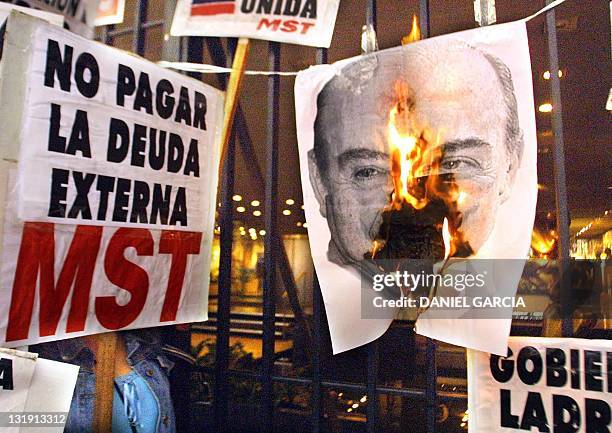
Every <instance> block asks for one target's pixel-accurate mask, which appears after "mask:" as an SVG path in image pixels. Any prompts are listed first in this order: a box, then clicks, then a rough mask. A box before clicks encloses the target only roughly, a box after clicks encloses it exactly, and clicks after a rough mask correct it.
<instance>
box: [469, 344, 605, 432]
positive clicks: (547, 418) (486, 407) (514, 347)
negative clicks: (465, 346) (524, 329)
mask: <svg viewBox="0 0 612 433" xmlns="http://www.w3.org/2000/svg"><path fill="white" fill-rule="evenodd" d="M508 349H509V350H508V357H506V358H504V357H500V356H497V355H489V354H488V353H483V352H478V351H472V350H469V351H468V409H469V431H470V433H491V432H496V433H497V432H499V433H511V432H516V433H518V432H524V431H531V432H533V431H536V432H551V433H605V432H609V431H610V427H611V425H612V424H611V421H612V419H611V412H610V405H611V404H612V397H611V392H612V376H611V373H612V344H611V343H610V341H606V340H584V339H575V338H535V337H511V338H510V341H509V342H508Z"/></svg>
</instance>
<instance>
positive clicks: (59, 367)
mask: <svg viewBox="0 0 612 433" xmlns="http://www.w3.org/2000/svg"><path fill="white" fill-rule="evenodd" d="M78 375H79V367H78V366H77V365H72V364H66V363H63V362H57V361H51V360H49V359H43V358H38V359H37V360H36V369H35V370H34V376H33V378H32V383H31V384H30V391H29V393H28V399H27V400H26V404H25V408H24V412H25V413H34V414H36V413H40V414H47V417H46V421H47V424H50V425H52V427H49V426H45V427H44V432H45V433H62V432H63V431H64V425H65V424H66V420H67V419H68V416H67V415H68V412H69V411H70V404H71V402H72V394H73V393H74V388H75V386H76V382H77V378H78ZM49 396H53V398H49ZM41 421H42V420H41ZM22 431H23V432H28V431H31V429H28V428H27V427H24V428H22Z"/></svg>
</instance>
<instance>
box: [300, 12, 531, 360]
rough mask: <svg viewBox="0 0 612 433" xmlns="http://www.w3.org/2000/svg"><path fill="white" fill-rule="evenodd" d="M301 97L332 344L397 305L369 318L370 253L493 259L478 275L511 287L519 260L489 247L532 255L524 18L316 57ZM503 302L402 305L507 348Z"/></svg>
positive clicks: (317, 257)
mask: <svg viewBox="0 0 612 433" xmlns="http://www.w3.org/2000/svg"><path fill="white" fill-rule="evenodd" d="M295 95H296V113H297V128H298V142H299V150H300V164H301V169H302V186H303V191H304V203H305V212H306V217H307V222H308V230H309V237H310V244H311V250H312V256H313V259H314V262H315V266H316V269H317V274H318V277H319V281H320V285H321V289H322V292H323V298H324V301H325V308H326V311H327V318H328V322H329V328H330V333H331V338H332V346H333V349H334V352H335V353H338V352H342V351H345V350H349V349H352V348H354V347H357V346H360V345H363V344H365V343H368V342H370V341H372V340H374V339H376V338H378V337H379V336H380V335H382V334H383V333H384V332H385V330H386V329H387V328H388V327H389V325H390V323H391V321H392V320H393V319H394V318H395V317H397V316H398V311H397V309H393V308H392V309H388V310H387V312H386V316H384V315H383V316H377V317H378V318H377V319H372V318H369V317H364V314H363V309H362V307H363V304H364V303H368V302H370V301H371V300H374V301H375V299H376V290H365V291H364V290H362V291H361V294H360V287H361V284H362V282H363V277H364V275H367V276H368V277H369V278H370V279H371V278H372V276H373V272H372V266H371V262H372V260H373V259H384V260H389V261H392V262H393V263H395V264H394V265H393V266H395V265H396V264H397V261H398V260H399V261H402V260H425V261H428V262H430V265H429V272H433V271H435V270H436V269H437V270H440V269H445V268H447V263H448V262H449V259H451V260H463V262H462V263H463V264H461V266H463V267H464V268H465V267H466V266H467V265H466V264H465V260H464V259H467V258H470V259H473V258H474V259H496V261H495V263H493V262H492V260H486V261H487V264H486V266H487V267H488V268H490V270H491V271H492V272H491V273H490V276H491V279H489V280H487V281H486V284H487V285H489V284H491V285H492V284H493V282H495V284H498V280H499V278H498V277H500V275H501V276H503V279H504V285H505V287H506V294H507V295H509V297H513V296H514V294H515V291H516V285H517V283H518V280H519V278H520V274H521V270H522V261H521V260H514V263H513V264H512V265H507V264H506V265H505V266H504V267H503V268H504V269H503V271H502V269H501V268H499V266H498V264H497V262H498V261H499V260H497V259H523V258H525V257H526V256H527V253H528V250H529V244H530V240H531V229H532V225H533V218H534V213H535V204H536V195H537V180H536V134H535V118H534V110H533V91H532V82H531V64H530V58H529V49H528V44H527V32H526V28H525V24H524V23H523V22H517V23H509V24H503V25H497V26H491V27H487V28H481V29H476V30H469V31H465V32H460V33H456V34H451V35H446V36H441V37H436V38H431V39H428V40H424V41H420V42H415V43H412V44H409V45H406V46H402V47H397V48H393V49H388V50H383V51H379V52H376V53H371V54H368V55H363V56H359V57H356V58H352V59H347V60H344V61H341V62H338V63H335V64H333V65H322V66H316V67H312V68H310V69H308V70H306V71H303V72H301V73H300V74H299V75H298V77H297V80H296V85H295ZM393 266H390V267H387V268H385V269H383V270H384V271H385V272H387V273H389V272H391V271H392V270H394V269H397V268H394V267H393ZM461 266H460V267H461ZM470 266H472V265H470ZM473 266H476V267H478V266H479V265H473ZM378 269H379V270H380V269H381V268H380V266H379V267H378ZM419 269H420V270H419V272H418V273H420V274H423V275H425V273H426V272H425V271H424V270H423V269H421V268H419ZM413 271H414V269H413ZM415 272H416V271H415ZM483 274H487V271H486V270H485V271H484V272H483ZM374 276H375V275H374ZM386 277H389V275H386ZM493 277H495V278H493ZM390 278H393V277H390ZM374 281H376V279H375V278H374ZM483 281H484V280H483ZM508 287H510V288H511V289H510V290H509V292H510V293H508ZM457 290H458V289H457ZM511 311H512V310H511V308H509V309H508V308H507V309H506V310H505V311H504V312H503V314H501V315H500V316H497V317H495V318H487V319H479V320H466V319H465V318H463V319H462V318H460V317H459V318H456V317H454V316H452V317H451V316H449V317H442V316H439V315H438V316H431V315H429V313H430V311H426V312H425V313H423V312H422V311H418V313H419V314H417V315H415V314H408V317H411V318H416V316H418V317H419V318H418V321H417V332H418V333H420V334H423V335H426V336H429V337H432V338H436V339H439V340H443V341H446V342H449V343H452V344H457V345H461V346H466V347H471V348H475V349H479V350H482V351H488V352H495V353H503V354H505V350H506V348H507V346H506V339H507V337H508V334H509V330H510V317H511ZM464 317H465V316H464Z"/></svg>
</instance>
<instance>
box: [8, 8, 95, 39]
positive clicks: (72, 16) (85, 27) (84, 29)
mask: <svg viewBox="0 0 612 433" xmlns="http://www.w3.org/2000/svg"><path fill="white" fill-rule="evenodd" d="M11 2H12V3H13V4H16V5H18V6H23V7H28V8H32V9H38V10H41V11H45V12H51V13H54V14H60V15H63V16H64V25H65V26H66V28H67V29H68V30H70V31H72V32H74V33H76V34H78V35H81V36H83V37H86V38H89V39H91V38H92V37H93V36H94V29H93V27H94V20H95V17H96V14H97V9H98V2H99V0H78V1H75V0H70V1H68V0H67V1H49V0H12V1H11Z"/></svg>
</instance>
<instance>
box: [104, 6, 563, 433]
mask: <svg viewBox="0 0 612 433" xmlns="http://www.w3.org/2000/svg"><path fill="white" fill-rule="evenodd" d="M546 1H547V4H548V3H550V2H551V1H552V0H546ZM169 3H171V2H169ZM147 6H148V1H147V0H135V6H134V8H135V9H134V11H135V12H134V19H133V25H132V27H122V28H121V29H115V28H114V26H107V27H106V28H105V29H103V31H102V35H101V39H102V41H103V42H105V43H107V44H109V45H113V42H114V40H115V38H117V37H119V36H124V35H129V34H130V33H131V34H132V36H133V41H132V49H133V51H134V52H135V53H137V54H139V55H144V53H145V42H146V35H147V30H149V29H151V28H155V27H162V26H163V27H164V28H168V25H169V20H171V16H167V17H166V19H165V20H156V21H147ZM419 6H420V11H419V17H420V24H421V32H422V35H423V36H424V37H428V36H429V34H430V20H429V0H419ZM365 7H366V20H367V23H368V24H371V25H372V26H373V27H374V28H376V24H377V22H376V21H377V19H376V18H377V17H376V0H365ZM165 8H166V10H171V9H172V8H170V7H168V5H166V7H165ZM546 28H547V35H548V50H549V62H550V70H551V71H557V70H558V69H559V61H558V47H557V35H556V28H555V12H554V10H552V11H549V12H547V17H546ZM204 46H206V48H207V50H208V53H209V55H210V57H211V59H212V60H213V62H214V63H215V64H217V65H220V66H228V65H231V58H232V56H233V53H234V51H235V48H236V40H235V39H229V40H228V41H227V50H226V49H225V48H224V47H223V44H222V42H221V40H220V39H219V38H214V37H210V38H200V37H189V38H182V40H181V43H180V47H182V48H181V51H182V52H184V53H185V54H186V55H181V56H177V57H180V58H181V59H182V60H186V61H189V62H196V63H197V62H201V61H202V60H203V49H204ZM228 53H229V55H228ZM316 62H317V63H319V64H321V63H327V50H326V49H317V51H316ZM268 67H269V69H270V70H273V71H277V70H279V68H280V44H279V43H277V42H270V43H269V44H268ZM190 75H192V76H194V77H196V78H200V77H199V75H198V74H193V73H192V74H190ZM226 81H227V77H226V76H225V75H223V74H221V75H218V84H219V86H220V87H221V88H223V89H224V88H225V86H226ZM550 83H551V89H552V98H553V105H554V107H555V110H554V112H553V133H554V137H555V145H554V169H555V192H556V207H557V212H556V215H557V232H558V233H559V237H560V242H559V256H560V257H564V258H569V224H568V206H567V190H566V179H565V157H564V151H563V149H564V142H563V121H562V111H561V90H560V82H559V77H558V76H557V74H555V73H552V74H551V80H550ZM279 95H280V78H279V77H278V76H276V75H271V76H269V77H268V93H267V112H268V116H267V125H266V126H267V140H266V154H265V155H266V167H265V169H264V170H262V169H261V167H259V165H258V163H257V159H256V158H255V152H254V147H253V143H252V140H251V135H250V133H249V129H248V126H247V123H246V120H245V113H244V111H243V108H242V107H241V106H240V105H239V106H238V107H237V110H236V115H235V120H234V125H233V134H232V137H231V140H230V142H229V148H228V150H227V157H226V159H225V165H224V167H223V168H222V175H221V176H222V177H221V182H220V189H221V191H220V203H221V206H220V208H219V220H218V223H219V226H220V228H221V232H220V257H221V259H220V268H219V279H218V286H219V295H218V309H217V313H216V323H217V327H216V359H215V365H214V368H213V369H211V374H212V375H213V376H214V391H213V392H214V398H213V406H214V424H215V429H214V431H217V432H219V433H223V432H226V431H230V430H231V428H230V426H231V420H230V419H228V417H229V413H230V412H229V405H230V395H229V393H230V389H229V380H230V378H231V377H242V378H246V379H249V380H257V381H260V382H261V385H262V391H261V400H260V410H259V412H258V418H259V422H260V425H259V426H258V428H255V427H254V430H255V429H257V430H259V431H260V432H262V433H270V432H273V431H274V384H275V383H289V384H300V385H308V386H310V390H311V400H310V409H311V411H310V414H311V415H310V416H311V431H312V432H313V433H319V432H321V431H322V428H323V427H322V426H323V419H324V416H323V414H324V410H323V400H324V397H323V390H324V388H329V387H334V388H336V389H341V390H346V391H356V392H363V393H365V394H366V395H367V398H368V405H367V421H366V422H367V431H368V433H377V432H380V431H381V429H380V428H379V398H378V396H379V395H380V394H386V395H391V396H399V397H406V398H410V399H414V400H415V401H416V400H418V401H421V402H424V404H425V406H424V407H425V416H424V419H420V420H418V422H419V423H424V424H425V425H426V431H427V432H428V433H434V432H435V431H436V416H437V410H438V402H441V401H453V400H464V399H465V398H466V395H465V394H461V393H454V392H439V391H438V386H437V385H438V383H437V382H438V376H437V369H436V344H435V342H434V341H433V340H428V341H427V345H426V349H425V351H426V356H425V359H426V368H425V376H426V380H425V386H424V388H393V387H388V386H382V385H380V384H379V383H378V380H377V379H378V376H379V368H378V367H379V362H378V360H379V345H378V343H377V342H373V343H370V344H369V345H368V346H367V349H366V350H367V360H366V362H367V366H366V367H367V368H366V371H367V377H366V380H365V384H355V383H349V382H344V381H339V380H329V379H328V380H325V379H324V375H323V371H322V355H321V350H322V349H321V348H322V346H323V329H324V320H325V318H324V314H325V312H324V306H323V301H322V297H321V292H320V289H319V284H318V281H317V279H316V276H315V279H314V280H315V281H314V284H313V286H314V290H313V309H312V315H313V317H312V320H311V321H310V322H308V323H307V321H306V320H305V318H304V315H303V313H302V311H301V309H300V306H299V303H298V304H297V305H294V304H295V299H294V301H293V302H292V307H293V309H294V314H295V315H296V323H297V325H298V326H301V327H304V328H308V326H309V324H310V326H312V329H304V330H303V332H304V334H305V335H307V336H309V337H310V338H311V339H312V341H311V342H310V344H309V348H310V353H309V354H310V359H311V369H310V371H311V373H312V376H311V377H309V378H296V377H284V376H279V375H276V374H275V370H274V364H275V317H276V316H275V311H276V293H277V287H276V281H277V280H276V278H275V276H276V271H277V270H279V271H280V272H279V273H280V275H281V276H282V282H283V285H284V288H285V289H286V290H288V291H289V292H290V293H289V294H290V298H291V295H295V293H296V292H295V282H294V281H293V276H292V273H291V268H290V266H289V262H288V260H287V255H286V252H285V251H284V249H283V247H282V243H281V239H280V236H279V233H278V226H277V221H276V215H277V212H276V211H277V208H278V197H279V195H278V142H279V128H278V125H279V116H280V112H279ZM237 145H238V146H239V148H237ZM238 149H239V150H240V151H241V152H242V153H243V155H244V156H245V157H246V159H247V160H249V161H250V163H249V165H248V167H246V168H247V170H248V171H249V172H248V175H249V176H250V178H251V179H253V181H254V182H255V183H256V184H257V185H258V186H260V188H261V189H262V190H265V230H266V234H267V236H266V237H265V244H264V245H265V258H264V259H265V278H264V279H265V281H264V291H263V334H262V344H263V355H262V360H261V364H260V365H261V369H260V371H258V372H247V371H236V370H230V369H229V365H230V359H229V358H230V338H229V337H230V307H231V297H230V293H231V285H232V278H231V275H232V269H231V267H232V242H233V232H234V215H233V203H232V196H233V195H234V183H235V176H236V170H235V167H236V162H235V157H236V152H237V150H238ZM294 298H295V297H294ZM571 333H572V323H571V321H570V320H565V321H564V335H566V336H571ZM177 412H178V413H177V415H178V416H177V419H178V420H181V419H182V421H181V423H180V425H179V430H181V431H188V429H190V428H192V427H187V426H189V425H190V424H189V422H188V421H186V420H188V419H189V418H190V416H192V414H191V413H190V411H189V409H188V405H184V407H179V408H177ZM211 421H212V420H211ZM207 430H209V429H207Z"/></svg>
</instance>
